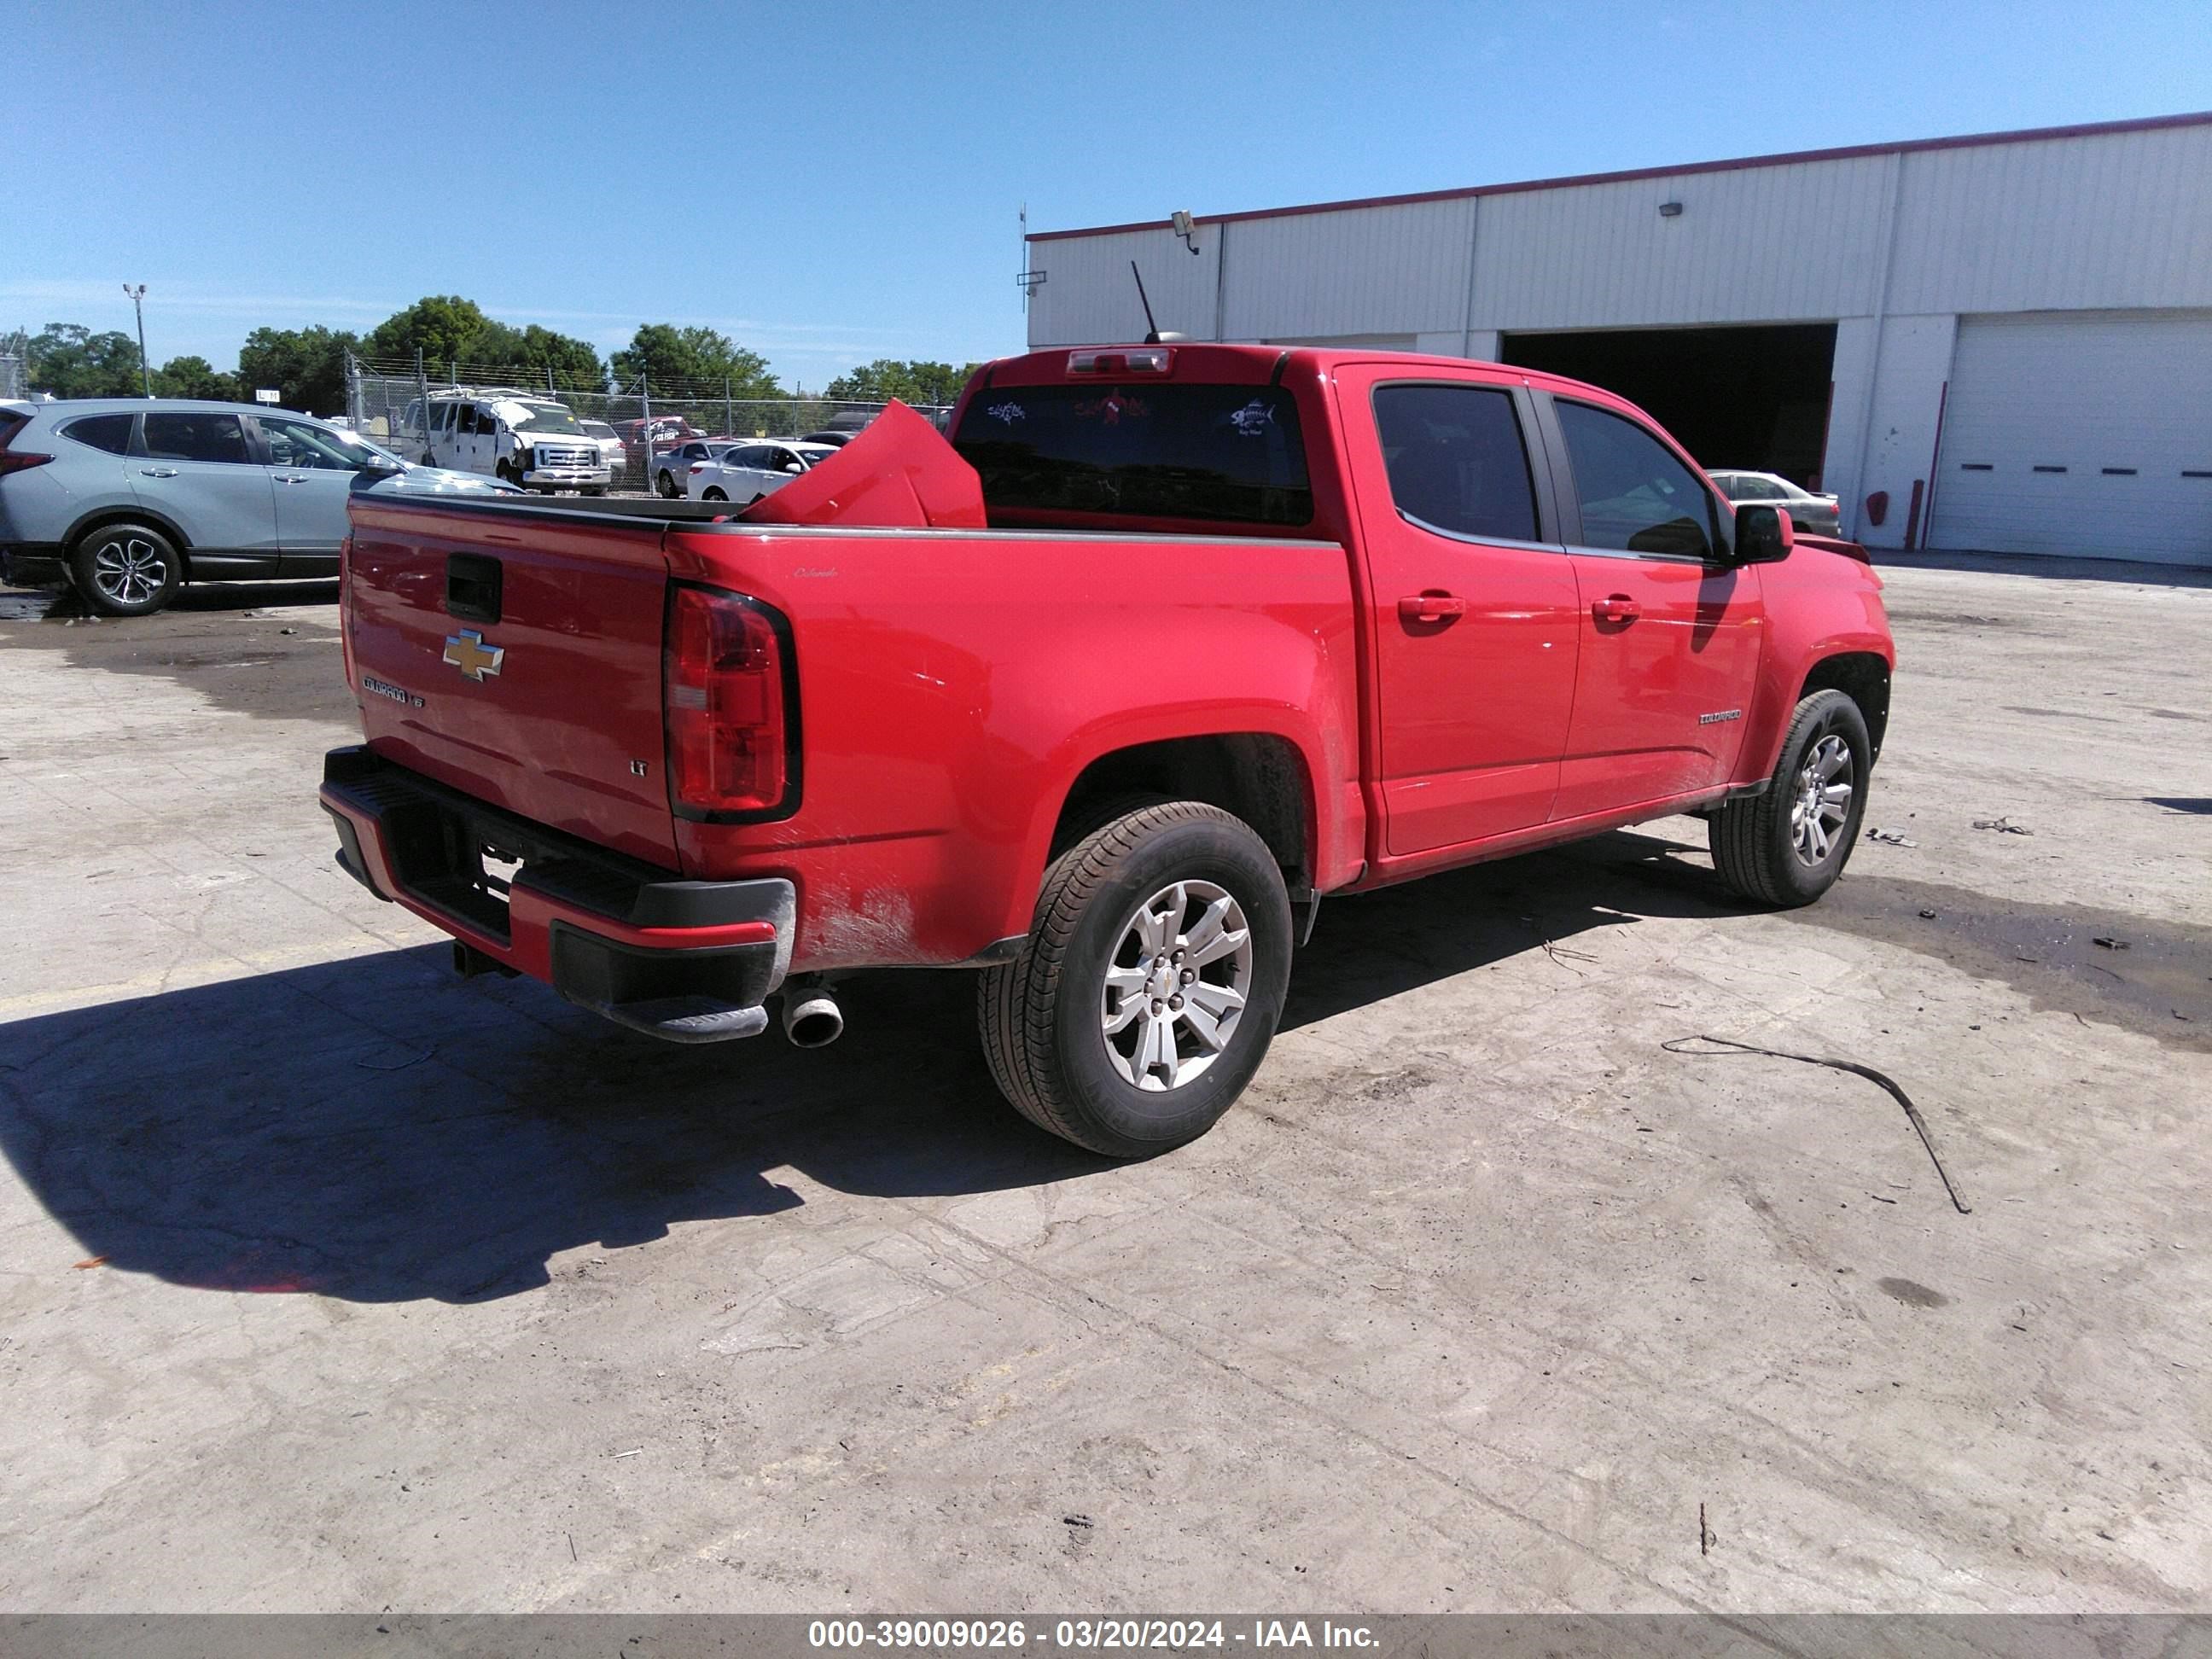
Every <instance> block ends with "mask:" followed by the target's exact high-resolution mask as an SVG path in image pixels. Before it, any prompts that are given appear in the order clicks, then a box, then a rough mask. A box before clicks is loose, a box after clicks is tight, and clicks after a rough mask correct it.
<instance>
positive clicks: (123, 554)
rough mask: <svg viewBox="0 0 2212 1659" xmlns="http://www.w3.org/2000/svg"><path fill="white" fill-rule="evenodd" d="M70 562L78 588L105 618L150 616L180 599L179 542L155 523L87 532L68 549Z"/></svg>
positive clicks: (181, 562)
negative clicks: (160, 529)
mask: <svg viewBox="0 0 2212 1659" xmlns="http://www.w3.org/2000/svg"><path fill="white" fill-rule="evenodd" d="M69 562H70V577H71V578H72V579H73V580H75V582H76V591H77V592H78V593H79V594H80V595H81V596H82V598H83V599H84V602H85V603H86V604H87V605H90V606H91V607H92V608H93V609H94V611H99V612H100V615H102V616H104V617H150V616H152V615H153V614H154V613H155V611H159V610H160V609H161V607H162V606H163V605H167V604H168V602H169V601H170V600H171V599H173V598H175V597H176V592H177V589H178V588H179V586H182V585H183V583H184V579H185V562H184V560H183V558H182V557H181V556H179V554H178V552H177V548H176V544H175V543H173V542H172V541H171V540H170V539H169V538H167V536H165V535H163V534H162V533H161V532H160V531H158V530H156V529H155V528H154V527H153V526H151V525H143V524H130V523H125V524H108V525H102V526H100V528H98V529H97V530H90V531H87V532H85V533H84V534H83V535H82V536H81V537H80V538H78V539H77V543H76V546H74V547H72V548H71V549H70V560H69Z"/></svg>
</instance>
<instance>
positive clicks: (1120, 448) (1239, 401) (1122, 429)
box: [952, 381, 1313, 525]
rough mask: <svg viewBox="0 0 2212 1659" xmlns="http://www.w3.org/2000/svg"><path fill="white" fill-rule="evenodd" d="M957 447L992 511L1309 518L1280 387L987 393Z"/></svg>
mask: <svg viewBox="0 0 2212 1659" xmlns="http://www.w3.org/2000/svg"><path fill="white" fill-rule="evenodd" d="M952 447H954V448H955V449H957V450H958V451H959V452H960V453H961V455H962V456H963V458H964V459H966V460H967V462H968V464H969V465H971V466H973V467H974V468H975V471H977V472H978V473H979V474H981V477H982V481H983V500H984V501H985V503H986V504H987V505H988V506H989V507H993V508H1001V507H1012V508H1040V509H1048V510H1050V511H1053V512H1056V513H1098V514H1109V515H1115V514H1117V515H1122V516H1127V517H1132V518H1159V519H1212V520H1228V521H1231V522H1235V523H1242V524H1277V525H1301V524H1309V523H1310V522H1312V520H1313V489H1312V486H1311V485H1310V483H1308V481H1307V476H1306V452H1305V441H1304V436H1303V435H1301V434H1300V432H1299V430H1298V411H1297V404H1296V402H1295V401H1294V400H1293V398H1291V393H1290V392H1289V391H1288V390H1287V389H1286V388H1285V387H1282V386H1177V385H1176V384H1174V383H1173V382H1171V381H1167V382H1161V383H1158V384H1156V385H1150V386H1146V385H1135V386H1131V385H1120V386H1109V385H1103V384H1099V385H1086V386H1008V387H1004V388H1001V389H997V390H994V389H992V388H989V387H985V388H984V389H982V390H981V391H979V392H977V393H976V394H975V398H973V399H972V400H971V401H970V402H969V405H968V409H967V412H966V413H965V414H964V415H963V416H962V417H961V422H960V429H959V431H958V432H957V433H956V434H955V435H954V436H953V440H952Z"/></svg>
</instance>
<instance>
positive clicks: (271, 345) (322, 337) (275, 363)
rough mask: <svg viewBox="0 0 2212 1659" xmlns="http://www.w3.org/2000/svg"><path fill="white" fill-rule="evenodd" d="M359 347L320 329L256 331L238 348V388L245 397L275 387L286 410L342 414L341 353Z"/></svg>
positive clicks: (351, 339)
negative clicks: (267, 387) (259, 389)
mask: <svg viewBox="0 0 2212 1659" xmlns="http://www.w3.org/2000/svg"><path fill="white" fill-rule="evenodd" d="M359 345H360V342H359V341H358V340H357V339H356V338H355V337H353V336H352V335H350V334H347V333H343V332H340V331H336V330H332V329H327V328H324V327H321V326H319V325H317V326H314V327H310V328H257V329H255V330H254V331H253V332H252V333H251V334H249V335H247V336H246V343H245V344H244V345H242V346H240V348H239V349H238V384H239V385H240V386H241V387H243V388H244V389H245V391H244V394H243V395H246V396H248V397H250V396H252V393H253V392H254V391H255V390H256V389H258V388H260V387H263V386H273V387H275V388H276V392H277V396H278V398H279V400H280V401H281V402H282V403H283V406H284V407H285V408H286V409H303V410H307V413H309V414H310V415H342V414H343V413H344V412H345V406H346V383H345V355H346V352H347V350H348V349H349V348H358V346H359ZM163 372H164V373H167V370H164V371H163ZM180 395H181V394H180Z"/></svg>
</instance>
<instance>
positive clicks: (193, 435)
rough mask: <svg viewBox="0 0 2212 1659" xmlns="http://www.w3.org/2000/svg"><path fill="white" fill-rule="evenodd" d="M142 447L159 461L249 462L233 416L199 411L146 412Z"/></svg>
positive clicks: (249, 455) (242, 428)
mask: <svg viewBox="0 0 2212 1659" xmlns="http://www.w3.org/2000/svg"><path fill="white" fill-rule="evenodd" d="M143 448H144V451H145V453H147V454H148V455H149V456H151V457H152V458H153V459H155V460H161V461H224V462H228V463H231V464H233V465H240V466H243V465H246V464H247V463H249V462H250V461H252V459H253V458H252V453H251V452H250V451H248V450H247V448H246V427H245V424H244V423H243V422H240V419H239V418H238V416H235V415H216V414H211V413H206V412H204V411H202V410H189V411H178V412H175V413H161V414H155V413H152V412H149V413H148V414H147V416H145V439H144V443H143Z"/></svg>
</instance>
